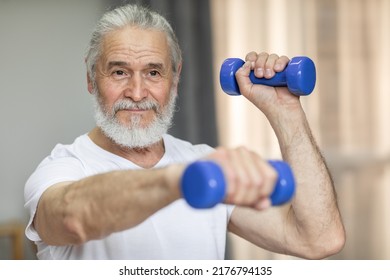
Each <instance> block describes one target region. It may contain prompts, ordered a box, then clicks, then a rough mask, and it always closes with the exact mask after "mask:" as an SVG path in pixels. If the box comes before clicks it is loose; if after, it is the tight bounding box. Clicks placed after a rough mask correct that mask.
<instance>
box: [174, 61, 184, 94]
mask: <svg viewBox="0 0 390 280" xmlns="http://www.w3.org/2000/svg"><path fill="white" fill-rule="evenodd" d="M181 68H182V63H181V62H180V63H179V65H178V66H177V70H176V74H175V77H174V79H173V87H174V88H176V91H178V90H177V88H178V86H179V81H180V74H181Z"/></svg>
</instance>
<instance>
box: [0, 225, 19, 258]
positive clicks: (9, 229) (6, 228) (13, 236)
mask: <svg viewBox="0 0 390 280" xmlns="http://www.w3.org/2000/svg"><path fill="white" fill-rule="evenodd" d="M0 238H9V239H10V240H11V242H12V259H14V260H23V259H24V249H23V248H24V246H23V241H24V225H23V224H22V223H21V222H18V221H10V222H7V223H0Z"/></svg>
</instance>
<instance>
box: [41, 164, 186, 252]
mask: <svg viewBox="0 0 390 280" xmlns="http://www.w3.org/2000/svg"><path fill="white" fill-rule="evenodd" d="M182 172H183V167H182V166H180V165H172V166H170V167H167V168H162V169H151V170H128V171H113V172H109V173H105V174H99V175H95V176H91V177H87V178H85V179H82V180H80V181H76V182H64V183H59V184H56V185H54V186H52V187H50V188H48V189H47V190H46V191H45V192H44V193H43V194H42V197H41V199H40V201H39V203H38V208H37V212H36V215H35V218H34V227H35V228H36V230H37V232H38V233H39V235H40V237H41V238H42V240H43V241H44V242H45V243H47V244H50V245H68V244H81V243H84V242H86V241H88V240H92V239H100V238H103V237H105V236H107V235H109V234H111V233H113V232H117V231H121V230H124V229H127V228H131V227H133V226H136V225H137V224H139V223H141V222H142V221H144V220H145V219H146V218H148V217H149V216H151V215H152V214H153V213H155V212H156V211H158V210H159V209H161V208H163V207H165V206H167V205H168V204H170V203H172V202H173V201H175V200H176V199H178V198H180V197H181V194H180V188H179V178H180V176H181V174H182Z"/></svg>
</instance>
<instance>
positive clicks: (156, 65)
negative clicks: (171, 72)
mask: <svg viewBox="0 0 390 280" xmlns="http://www.w3.org/2000/svg"><path fill="white" fill-rule="evenodd" d="M148 67H149V68H153V69H158V70H161V69H164V64H162V63H148Z"/></svg>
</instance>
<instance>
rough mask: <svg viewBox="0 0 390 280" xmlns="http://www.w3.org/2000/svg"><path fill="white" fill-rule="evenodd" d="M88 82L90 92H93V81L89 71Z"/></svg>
mask: <svg viewBox="0 0 390 280" xmlns="http://www.w3.org/2000/svg"><path fill="white" fill-rule="evenodd" d="M87 83H88V91H89V93H90V94H92V92H93V82H92V80H91V77H90V76H89V73H87Z"/></svg>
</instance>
